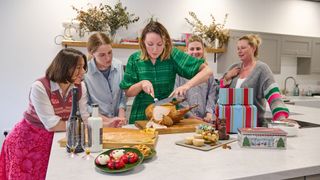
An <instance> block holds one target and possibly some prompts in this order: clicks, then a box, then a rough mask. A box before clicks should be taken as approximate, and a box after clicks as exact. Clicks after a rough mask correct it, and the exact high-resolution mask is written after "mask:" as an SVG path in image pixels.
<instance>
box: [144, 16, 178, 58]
mask: <svg viewBox="0 0 320 180" xmlns="http://www.w3.org/2000/svg"><path fill="white" fill-rule="evenodd" d="M151 32H153V33H156V34H158V35H160V37H161V39H162V40H163V42H164V49H163V52H162V54H161V55H160V59H161V60H164V59H169V57H170V54H171V50H172V43H171V38H170V35H169V33H168V31H167V29H166V28H165V27H164V26H163V25H162V24H161V23H159V22H157V21H153V20H151V21H150V22H149V23H148V24H147V25H146V27H144V29H143V30H142V34H141V39H140V41H139V46H140V48H141V52H142V53H141V57H140V58H141V59H143V60H147V59H150V56H149V54H148V52H147V48H146V45H145V42H144V41H145V39H146V35H147V34H148V33H151Z"/></svg>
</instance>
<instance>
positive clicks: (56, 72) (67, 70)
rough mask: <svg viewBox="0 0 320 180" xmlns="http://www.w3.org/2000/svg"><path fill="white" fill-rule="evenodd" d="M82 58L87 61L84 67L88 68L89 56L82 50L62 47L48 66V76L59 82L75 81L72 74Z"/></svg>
mask: <svg viewBox="0 0 320 180" xmlns="http://www.w3.org/2000/svg"><path fill="white" fill-rule="evenodd" d="M81 58H83V60H84V63H85V65H84V69H85V70H87V58H86V56H85V55H84V54H83V53H82V52H80V51H78V50H76V49H73V48H65V49H62V50H61V51H60V52H59V53H58V54H57V55H56V57H55V58H54V59H53V61H52V62H51V64H50V66H49V67H48V68H47V70H46V77H47V78H48V79H49V80H51V81H54V82H57V83H67V82H70V83H73V80H72V75H73V73H74V71H75V70H76V67H77V65H78V62H79V60H80V59H81Z"/></svg>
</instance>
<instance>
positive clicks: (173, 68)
mask: <svg viewBox="0 0 320 180" xmlns="http://www.w3.org/2000/svg"><path fill="white" fill-rule="evenodd" d="M139 45H140V49H141V50H140V51H138V52H135V53H134V54H132V55H131V56H130V57H129V59H128V63H127V66H126V71H125V74H124V77H123V80H122V81H121V83H120V88H121V89H124V90H125V93H126V95H127V96H128V97H133V96H135V99H134V102H133V105H132V110H131V114H130V119H129V123H130V124H133V123H134V122H135V121H136V120H146V116H145V109H146V108H147V106H148V105H149V104H151V103H153V102H154V101H153V98H154V97H155V98H157V99H159V100H161V99H164V98H167V97H169V96H184V95H185V94H186V92H187V91H188V90H189V89H190V88H191V87H194V86H196V85H198V84H201V83H203V82H206V81H207V80H208V78H209V77H210V76H211V75H212V70H211V69H210V68H209V67H208V66H207V65H206V64H205V63H204V60H198V59H196V58H194V57H192V56H189V55H188V54H186V53H184V52H182V51H180V50H178V49H177V48H174V47H172V43H171V38H170V36H169V33H168V31H167V30H166V28H165V27H164V26H163V25H162V24H160V23H159V22H156V21H152V20H151V21H150V22H149V23H148V24H147V25H146V27H145V28H144V29H143V31H142V34H141V40H140V42H139ZM176 74H178V75H179V76H182V77H185V78H187V79H190V81H188V83H186V84H184V85H182V86H180V87H178V88H177V89H175V90H174V83H175V77H176Z"/></svg>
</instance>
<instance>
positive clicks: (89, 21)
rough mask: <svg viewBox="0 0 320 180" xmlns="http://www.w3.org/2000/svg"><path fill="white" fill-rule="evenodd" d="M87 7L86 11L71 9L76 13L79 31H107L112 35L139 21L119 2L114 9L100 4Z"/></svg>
mask: <svg viewBox="0 0 320 180" xmlns="http://www.w3.org/2000/svg"><path fill="white" fill-rule="evenodd" d="M89 6H90V7H89V8H88V9H87V10H82V8H81V9H77V8H75V7H74V6H73V7H72V8H73V10H75V11H76V12H77V17H76V18H75V19H76V20H78V21H79V22H80V29H84V30H86V31H109V32H110V33H111V34H114V33H115V32H116V31H117V29H119V28H120V27H125V28H126V29H128V25H129V24H131V23H135V22H137V21H138V20H139V17H138V16H136V17H135V14H130V13H129V12H127V7H126V6H124V7H123V6H122V3H121V2H120V1H118V3H116V4H115V6H114V7H111V6H110V5H107V4H106V5H103V4H102V3H101V4H100V5H99V6H98V7H97V6H92V5H90V4H89Z"/></svg>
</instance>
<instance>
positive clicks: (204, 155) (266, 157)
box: [46, 105, 320, 180]
mask: <svg viewBox="0 0 320 180" xmlns="http://www.w3.org/2000/svg"><path fill="white" fill-rule="evenodd" d="M288 107H289V109H290V111H292V112H296V113H300V115H293V116H292V117H291V118H292V119H297V120H300V121H306V122H312V123H316V124H320V119H319V118H317V115H318V111H319V109H317V108H307V107H301V106H290V105H288ZM64 135H65V133H55V136H54V141H53V145H52V151H51V156H50V161H49V167H48V172H47V178H46V179H48V180H51V179H52V180H53V179H54V180H56V179H77V180H81V179H83V180H88V179H94V180H99V179H108V180H112V179H117V180H118V179H139V180H144V179H148V180H149V179H152V180H157V179H161V180H163V179H166V180H167V179H186V180H188V179H190V180H191V179H201V180H204V179H210V180H212V179H286V178H293V177H301V176H306V175H313V174H320V153H319V152H320V141H319V137H320V128H305V129H299V135H298V137H289V138H288V139H287V149H286V150H271V149H246V148H241V147H240V146H239V145H238V143H237V142H233V143H231V144H230V146H231V149H230V150H229V149H223V148H217V149H214V150H211V151H207V152H206V151H200V150H195V149H190V148H186V147H182V146H177V145H175V142H176V141H179V140H183V139H184V138H185V137H187V136H190V133H184V134H168V135H160V137H159V140H158V144H157V147H156V150H157V155H156V156H155V157H154V158H153V159H151V160H150V161H148V162H146V163H143V164H141V165H140V166H138V167H136V168H135V169H133V170H131V171H128V172H124V173H119V174H106V173H101V172H100V171H99V170H96V169H95V166H94V162H93V160H91V161H87V160H84V159H82V158H81V156H83V154H80V155H79V156H78V157H76V158H74V159H70V158H68V154H67V153H66V151H65V148H61V147H59V144H58V143H57V141H58V140H59V139H61V138H62V137H64ZM233 136H234V135H233ZM234 137H235V136H234ZM93 155H95V156H96V155H97V154H93Z"/></svg>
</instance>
